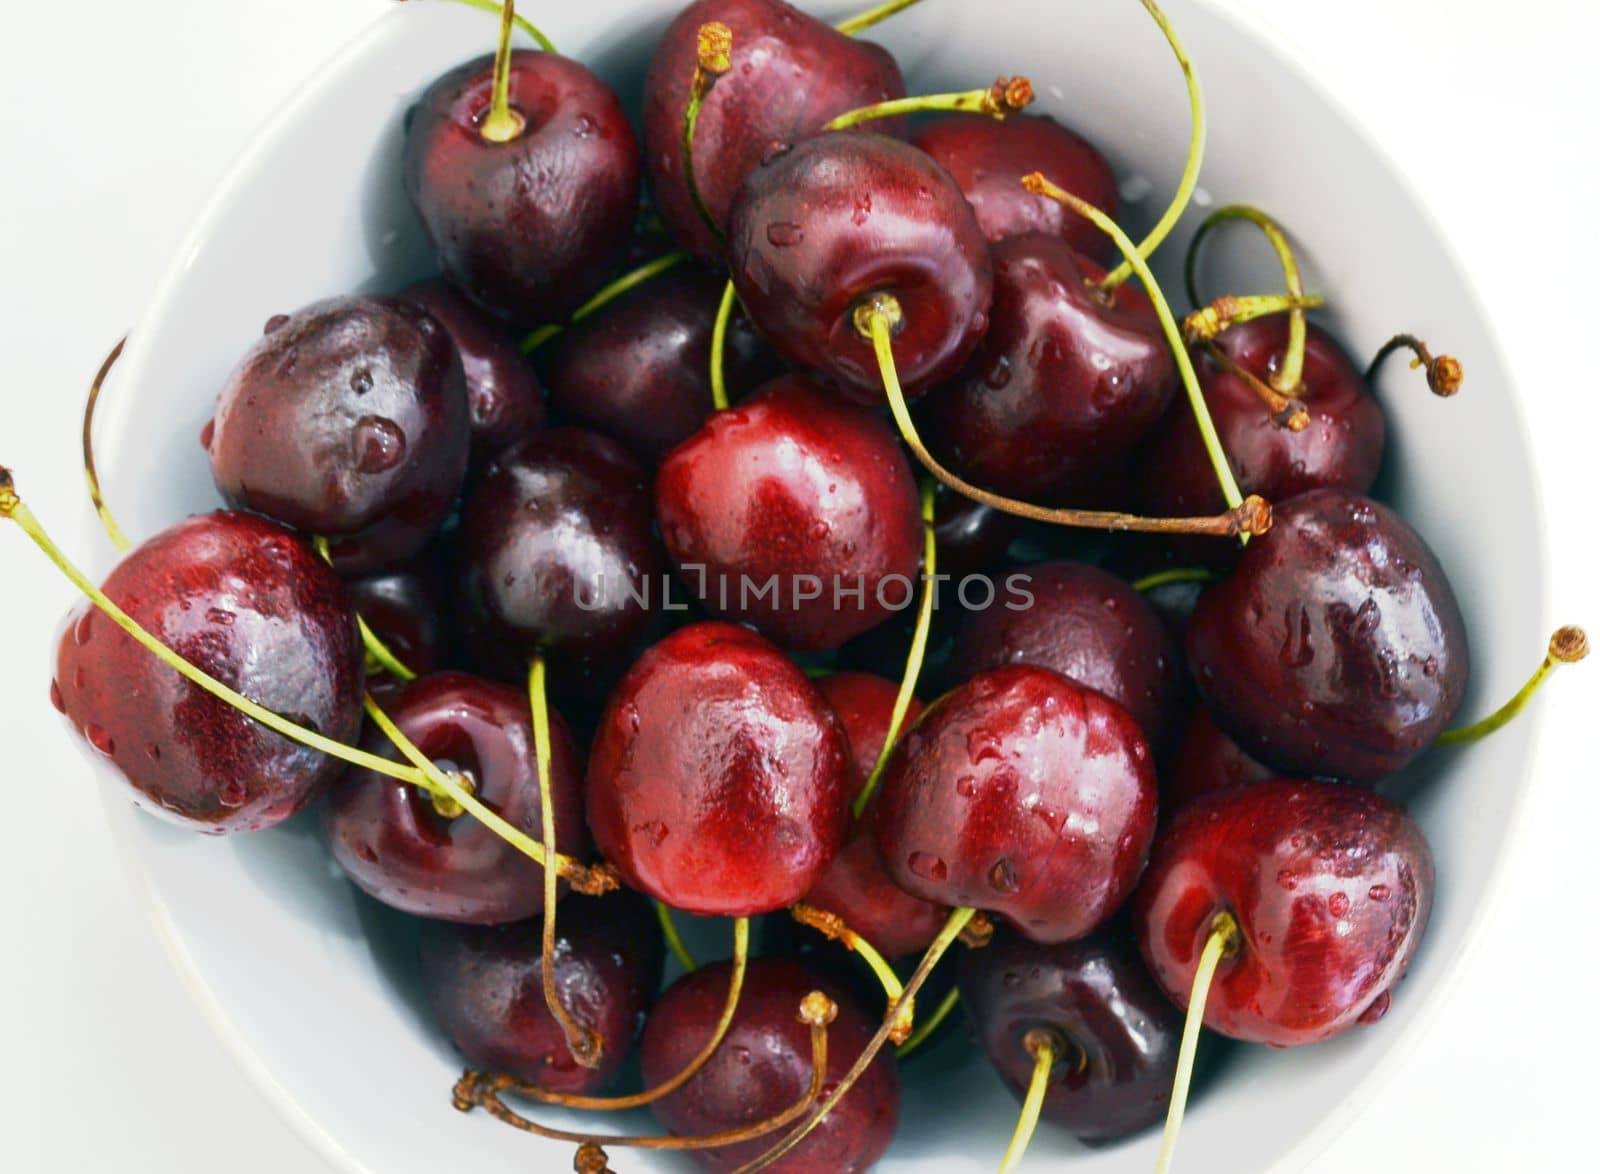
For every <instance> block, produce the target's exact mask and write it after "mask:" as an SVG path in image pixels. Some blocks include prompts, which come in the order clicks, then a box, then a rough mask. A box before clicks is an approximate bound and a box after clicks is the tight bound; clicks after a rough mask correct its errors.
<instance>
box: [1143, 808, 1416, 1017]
mask: <svg viewBox="0 0 1600 1174" xmlns="http://www.w3.org/2000/svg"><path fill="white" fill-rule="evenodd" d="M1432 904H1433V857H1432V855H1431V854H1430V853H1429V851H1428V844H1427V841H1426V840H1424V839H1423V837H1422V832H1421V831H1420V830H1419V829H1418V828H1417V825H1416V824H1414V823H1413V822H1412V821H1411V820H1410V819H1409V818H1408V817H1407V816H1406V813H1405V812H1404V811H1402V810H1401V809H1400V808H1399V807H1397V806H1396V805H1395V804H1393V803H1391V802H1390V801H1389V800H1387V799H1383V798H1381V797H1379V796H1378V795H1376V794H1374V793H1373V792H1371V791H1368V790H1365V789H1364V788H1361V787H1349V786H1343V785H1341V784H1338V783H1307V782H1295V781H1293V780H1287V779H1274V780H1270V781H1267V782H1260V783H1252V784H1250V785H1249V786H1247V787H1242V788H1239V789H1236V790H1232V791H1225V792H1222V793H1219V794H1215V795H1208V796H1206V797H1204V798H1202V799H1199V800H1197V801H1195V802H1194V803H1191V804H1189V805H1188V806H1187V807H1185V808H1184V809H1183V810H1182V811H1180V812H1178V814H1177V817H1176V818H1175V819H1173V821H1172V822H1171V823H1169V824H1168V825H1167V826H1166V827H1165V828H1164V829H1163V830H1162V832H1161V835H1160V836H1159V837H1157V840H1156V846H1155V851H1154V853H1153V854H1152V856H1151V859H1150V868H1149V870H1148V871H1147V872H1146V874H1145V878H1144V881H1143V882H1142V883H1141V884H1140V886H1139V891H1138V893H1137V894H1136V895H1135V898H1134V905H1133V910H1134V920H1135V925H1136V928H1137V931H1138V935H1139V948H1140V950H1141V951H1142V952H1143V953H1144V957H1145V960H1146V961H1147V962H1148V963H1149V964H1150V967H1151V970H1152V972H1153V973H1154V974H1155V976H1156V979H1157V980H1158V981H1159V982H1160V983H1161V985H1162V986H1163V987H1165V988H1166V991H1167V993H1168V994H1169V995H1170V996H1171V997H1172V998H1173V1000H1174V1001H1176V1002H1177V1004H1178V1005H1179V1006H1185V1005H1187V1003H1188V1001H1189V994H1190V990H1191V988H1192V986H1193V983H1194V972H1195V968H1196V966H1197V965H1198V961H1199V957H1200V953H1201V950H1202V949H1203V948H1204V946H1205V943H1206V940H1207V938H1208V937H1209V936H1210V934H1211V932H1212V923H1213V921H1214V919H1215V918H1216V916H1217V914H1218V913H1221V912H1227V913H1230V914H1232V915H1233V917H1234V918H1235V920H1236V921H1237V923H1238V927H1239V943H1238V948H1237V949H1236V950H1235V951H1234V952H1233V953H1232V954H1231V955H1227V956H1224V957H1223V959H1222V962H1221V964H1220V965H1219V967H1218V968H1217V973H1216V979H1215V981H1214V982H1213V983H1212V986H1211V993H1210V997H1209V998H1208V999H1207V1001H1206V1008H1205V1023H1206V1026H1207V1027H1210V1028H1211V1029H1212V1030H1214V1031H1220V1032H1221V1033H1222V1034H1224V1035H1228V1036H1232V1037H1233V1038H1235V1039H1242V1040H1248V1041H1250V1042H1253V1043H1265V1044H1273V1045H1276V1046H1279V1047H1288V1046H1292V1045H1296V1044H1309V1043H1315V1042H1317V1041H1318V1040H1325V1039H1328V1038H1330V1037H1331V1036H1335V1035H1338V1034H1339V1033H1340V1032H1342V1031H1345V1030H1347V1029H1348V1028H1350V1027H1352V1026H1353V1025H1354V1024H1356V1023H1357V1022H1371V1021H1373V1020H1374V1019H1376V1018H1378V1017H1379V1016H1381V1015H1382V1014H1383V1012H1384V1011H1385V1010H1387V1008H1388V1006H1389V998H1390V995H1391V992H1392V991H1393V989H1394V987H1395V984H1396V983H1398V982H1399V981H1400V979H1401V977H1402V976H1403V975H1404V974H1405V971H1406V966H1407V965H1408V964H1409V963H1410V961H1411V957H1412V955H1413V954H1414V953H1415V952H1416V949H1417V944H1418V943H1419V942H1420V941H1421V939H1422V933H1423V930H1424V928H1425V927H1426V926H1427V924H1428V912H1429V909H1430V908H1431V907H1432Z"/></svg>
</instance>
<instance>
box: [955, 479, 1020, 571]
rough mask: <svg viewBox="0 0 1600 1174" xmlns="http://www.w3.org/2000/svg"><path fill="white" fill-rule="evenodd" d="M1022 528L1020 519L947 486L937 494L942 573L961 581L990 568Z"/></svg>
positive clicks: (1003, 553) (1002, 555)
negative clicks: (963, 495) (964, 495)
mask: <svg viewBox="0 0 1600 1174" xmlns="http://www.w3.org/2000/svg"><path fill="white" fill-rule="evenodd" d="M1022 528H1023V526H1022V519H1021V518H1018V517H1016V516H1014V515H1012V514H1006V513H1001V512H1000V511H999V510H997V509H993V508H992V507H990V506H986V505H983V504H982V503H981V502H976V501H973V500H971V499H970V498H966V497H962V496H961V495H960V494H959V493H956V492H955V491H954V490H952V489H950V488H949V487H948V486H945V485H940V486H939V487H938V489H937V490H936V491H935V496H934V541H935V542H936V543H937V544H938V547H939V570H940V571H941V572H945V573H948V574H950V575H953V576H955V577H956V578H958V579H959V578H964V577H965V576H967V575H974V574H978V573H979V572H981V571H986V570H988V569H990V568H991V567H993V566H994V565H995V564H996V563H998V562H999V561H1000V560H1001V558H1002V557H1004V555H1005V553H1006V548H1007V547H1009V546H1010V545H1011V543H1012V542H1013V541H1014V540H1015V539H1016V538H1017V536H1018V535H1019V534H1021V533H1022Z"/></svg>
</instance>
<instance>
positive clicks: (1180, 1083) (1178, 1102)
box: [1156, 910, 1239, 1174]
mask: <svg viewBox="0 0 1600 1174" xmlns="http://www.w3.org/2000/svg"><path fill="white" fill-rule="evenodd" d="M1238 949H1239V923H1238V922H1237V921H1235V920H1234V917H1233V914H1231V913H1229V912H1227V911H1226V910H1224V911H1223V912H1221V913H1218V914H1217V915H1216V917H1214V918H1212V920H1211V932H1210V934H1209V935H1208V936H1207V938H1206V944H1205V946H1204V948H1202V949H1201V951H1200V961H1199V964H1198V965H1197V966H1196V967H1195V972H1194V985H1193V987H1192V988H1191V989H1190V991H1189V1009H1188V1011H1187V1012H1186V1013H1185V1015H1184V1019H1183V1039H1182V1042H1181V1043H1180V1044H1179V1045H1178V1067H1177V1071H1176V1073H1175V1074H1174V1076H1173V1078H1172V1099H1171V1100H1169V1101H1168V1102H1167V1124H1166V1128H1165V1129H1164V1130H1163V1131H1162V1134H1161V1153H1160V1155H1159V1156H1158V1157H1157V1158H1156V1174H1168V1172H1169V1171H1170V1170H1171V1169H1172V1156H1173V1154H1174V1153H1176V1152H1177V1149H1178V1131H1179V1130H1180V1129H1182V1128H1183V1111H1184V1108H1185V1107H1186V1106H1187V1105H1188V1103H1189V1081H1190V1079H1191V1078H1192V1077H1193V1076H1194V1056H1195V1050H1196V1049H1197V1048H1198V1047H1199V1046H1200V1025H1201V1024H1202V1023H1204V1022H1205V1017H1206V1000H1207V999H1208V998H1210V996H1211V980H1212V978H1213V977H1215V975H1216V973H1217V965H1218V964H1219V963H1220V962H1221V961H1222V960H1223V958H1225V957H1228V956H1230V955H1232V954H1234V953H1235V952H1237V951H1238Z"/></svg>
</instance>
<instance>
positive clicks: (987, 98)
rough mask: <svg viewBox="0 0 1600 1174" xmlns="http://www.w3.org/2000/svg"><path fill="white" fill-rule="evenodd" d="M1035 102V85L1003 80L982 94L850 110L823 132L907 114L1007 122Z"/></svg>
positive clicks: (892, 102)
mask: <svg viewBox="0 0 1600 1174" xmlns="http://www.w3.org/2000/svg"><path fill="white" fill-rule="evenodd" d="M1032 102H1033V83H1032V82H1030V81H1029V80H1028V79H1027V78H1025V77H1002V78H998V79H996V81H995V83H994V85H992V86H989V87H988V88H987V89H982V90H958V91H956V92H954V93H949V94H920V95H913V96H912V97H909V98H891V99H889V100H888V101H886V102H874V103H873V104H872V105H870V106H861V107H858V108H857V109H855V110H849V111H846V112H845V113H843V114H841V115H839V116H838V117H836V118H834V119H833V120H832V121H831V122H829V123H828V124H827V125H826V126H824V127H823V128H822V129H823V130H848V129H849V128H850V127H852V126H859V125H860V124H861V123H863V122H871V121H873V120H875V119H879V118H897V117H899V116H901V115H905V114H927V113H931V112H934V111H953V112H966V113H969V114H987V115H988V116H989V117H990V118H999V119H1004V118H1007V117H1009V116H1011V115H1013V114H1019V113H1021V112H1022V111H1023V110H1025V109H1027V108H1028V106H1029V105H1031V104H1032Z"/></svg>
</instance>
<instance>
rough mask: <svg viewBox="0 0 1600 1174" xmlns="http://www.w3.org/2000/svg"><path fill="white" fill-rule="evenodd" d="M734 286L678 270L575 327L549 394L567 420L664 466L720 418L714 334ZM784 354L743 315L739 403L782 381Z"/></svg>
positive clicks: (731, 333) (734, 354)
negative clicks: (715, 411) (709, 420)
mask: <svg viewBox="0 0 1600 1174" xmlns="http://www.w3.org/2000/svg"><path fill="white" fill-rule="evenodd" d="M724 285H725V282H724V281H723V279H721V278H719V277H715V276H713V275H712V274H711V273H709V272H707V271H705V270H702V269H682V268H680V269H675V270H673V271H671V272H669V273H664V274H662V275H661V276H659V277H655V278H652V279H651V280H650V281H647V282H645V283H644V284H643V285H641V286H638V287H637V288H635V289H632V290H630V291H629V292H628V293H626V294H624V295H622V296H621V297H620V298H618V299H617V300H616V301H614V302H612V303H611V304H610V305H608V306H606V308H605V309H603V310H601V311H599V312H598V313H596V314H595V315H593V316H592V317H590V318H586V319H585V320H584V321H582V322H579V323H577V324H576V325H574V326H572V327H569V328H568V330H567V332H566V333H565V334H563V335H562V336H561V339H560V340H559V341H558V342H557V343H556V344H555V347H554V352H553V353H552V355H551V357H550V367H549V376H550V396H551V400H552V402H553V403H554V405H555V407H556V408H557V410H559V411H560V412H561V413H562V415H563V416H565V417H566V418H567V419H570V420H573V421H576V422H577V423H580V424H582V425H584V426H585V427H587V428H593V429H594V430H595V431H597V432H602V433H604V434H605V435H607V436H610V437H613V438H614V439H616V440H620V441H621V442H622V443H623V444H625V445H627V446H628V447H629V448H630V449H632V450H633V451H634V452H635V453H637V454H638V456H639V457H640V459H641V460H644V461H647V462H649V463H650V464H652V465H653V464H655V463H656V462H658V461H659V460H660V459H661V458H662V457H663V456H665V455H666V454H667V453H668V452H670V451H671V450H672V449H673V448H675V447H676V446H677V445H679V444H681V443H682V442H683V441H685V440H687V439H689V437H690V436H692V435H694V433H695V432H696V431H697V430H698V429H699V427H700V425H701V424H703V423H704V422H705V419H706V417H707V416H709V415H711V411H712V402H711V374H710V370H711V367H710V356H711V331H712V327H713V326H714V325H715V323H716V317H717V307H718V305H719V304H720V303H721V301H722V290H723V286H724ZM778 370H779V364H778V360H777V356H775V355H774V354H773V353H772V350H771V348H770V347H768V346H767V344H766V343H765V342H763V341H762V340H761V339H760V338H759V337H757V335H756V333H755V331H754V330H753V329H752V328H751V326H750V321H749V319H747V318H746V317H745V316H744V315H743V314H741V313H739V312H737V310H736V311H735V312H734V314H733V316H732V318H730V319H729V322H728V337H727V342H726V346H725V349H724V354H723V377H724V379H725V380H726V382H727V386H728V396H729V398H730V399H732V400H734V401H737V400H739V399H740V398H741V397H743V396H744V395H746V394H747V393H749V392H750V391H752V390H754V389H755V388H756V387H757V386H759V385H760V384H761V383H764V382H765V381H766V380H768V379H770V378H772V377H773V376H775V375H777V374H778Z"/></svg>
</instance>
